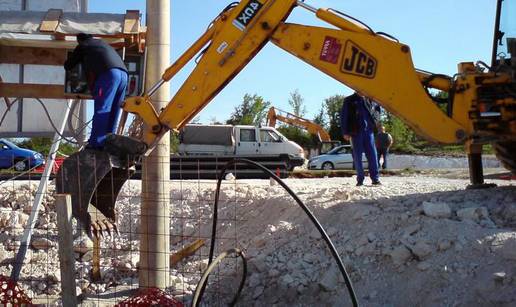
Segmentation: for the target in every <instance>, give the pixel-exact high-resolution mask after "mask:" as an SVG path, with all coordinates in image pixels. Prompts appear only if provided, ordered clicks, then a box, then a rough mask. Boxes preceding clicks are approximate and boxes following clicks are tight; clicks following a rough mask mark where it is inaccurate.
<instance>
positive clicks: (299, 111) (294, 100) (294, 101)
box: [288, 89, 306, 117]
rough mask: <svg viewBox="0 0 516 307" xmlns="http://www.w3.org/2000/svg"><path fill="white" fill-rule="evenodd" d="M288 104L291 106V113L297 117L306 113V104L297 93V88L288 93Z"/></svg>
mask: <svg viewBox="0 0 516 307" xmlns="http://www.w3.org/2000/svg"><path fill="white" fill-rule="evenodd" d="M288 104H289V105H290V107H292V113H293V114H294V115H296V116H299V117H304V116H305V114H306V106H305V100H304V99H303V97H302V96H301V94H299V90H297V89H296V90H295V91H293V92H292V93H290V98H289V99H288Z"/></svg>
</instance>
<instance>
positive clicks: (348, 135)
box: [340, 92, 381, 186]
mask: <svg viewBox="0 0 516 307" xmlns="http://www.w3.org/2000/svg"><path fill="white" fill-rule="evenodd" d="M377 109H379V107H377V108H373V102H372V101H371V100H369V99H367V98H365V97H363V96H361V95H360V94H359V93H357V92H355V93H354V94H353V95H351V96H348V97H346V98H345V99H344V103H343V104H342V109H341V111H340V124H341V130H342V135H343V136H344V139H345V140H347V141H349V140H351V144H352V146H353V162H354V165H355V169H356V171H357V186H362V185H364V177H365V176H364V167H363V165H362V154H363V153H365V155H366V158H367V162H368V165H369V176H370V177H371V181H372V183H373V185H380V184H381V183H380V175H379V171H378V158H377V153H376V146H375V141H374V133H375V132H376V131H377V127H378V123H379V116H378V112H379V110H377Z"/></svg>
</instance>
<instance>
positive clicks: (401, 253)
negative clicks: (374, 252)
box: [389, 245, 412, 265]
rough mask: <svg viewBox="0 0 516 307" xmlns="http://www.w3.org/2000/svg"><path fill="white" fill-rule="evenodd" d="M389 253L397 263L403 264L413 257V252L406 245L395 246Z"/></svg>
mask: <svg viewBox="0 0 516 307" xmlns="http://www.w3.org/2000/svg"><path fill="white" fill-rule="evenodd" d="M389 255H390V256H391V259H392V262H394V264H396V265H402V264H404V263H405V262H407V261H408V260H409V259H410V258H411V257H412V254H411V253H410V251H409V250H408V248H406V247H405V246H404V245H399V246H397V247H395V248H394V249H393V250H392V251H391V252H390V253H389Z"/></svg>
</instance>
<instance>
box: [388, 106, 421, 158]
mask: <svg viewBox="0 0 516 307" xmlns="http://www.w3.org/2000/svg"><path fill="white" fill-rule="evenodd" d="M382 124H383V125H384V126H385V130H386V131H387V132H388V133H390V134H391V136H392V139H393V141H394V142H393V145H392V151H395V152H402V153H414V152H416V151H417V149H416V148H415V147H414V144H415V142H416V141H417V140H418V137H417V135H416V133H415V132H414V131H413V130H412V129H411V128H410V127H409V126H407V124H405V123H404V122H403V121H402V120H401V119H399V118H398V117H396V116H395V115H392V114H390V113H387V114H386V115H385V117H384V122H383V123H382Z"/></svg>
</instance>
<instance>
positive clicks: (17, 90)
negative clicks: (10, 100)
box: [0, 83, 66, 99]
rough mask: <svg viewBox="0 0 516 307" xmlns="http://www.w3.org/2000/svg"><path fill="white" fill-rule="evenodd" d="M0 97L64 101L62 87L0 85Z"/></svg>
mask: <svg viewBox="0 0 516 307" xmlns="http://www.w3.org/2000/svg"><path fill="white" fill-rule="evenodd" d="M0 97H16V98H47V99H65V98H66V97H65V93H64V85H55V84H19V83H0Z"/></svg>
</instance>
